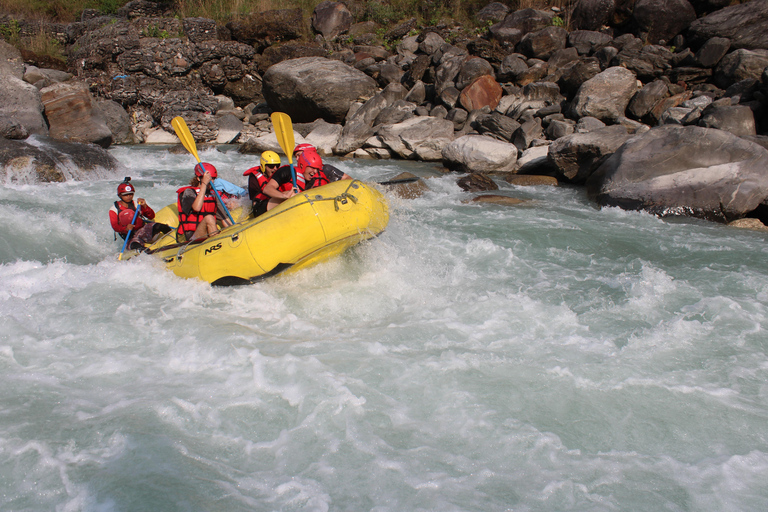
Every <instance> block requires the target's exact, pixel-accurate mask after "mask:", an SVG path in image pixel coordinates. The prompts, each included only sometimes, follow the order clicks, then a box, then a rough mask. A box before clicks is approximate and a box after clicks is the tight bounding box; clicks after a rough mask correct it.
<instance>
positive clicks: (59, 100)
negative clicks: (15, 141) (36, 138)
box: [40, 82, 112, 148]
mask: <svg viewBox="0 0 768 512" xmlns="http://www.w3.org/2000/svg"><path fill="white" fill-rule="evenodd" d="M40 92H41V101H42V103H43V108H44V109H45V117H46V119H47V120H48V123H49V125H50V130H49V134H50V136H51V138H53V139H59V140H65V141H70V142H93V143H95V144H98V145H99V146H101V147H103V148H107V147H109V145H110V144H112V132H111V131H110V129H109V127H108V126H107V121H106V119H105V118H104V115H103V114H102V113H101V111H100V110H98V109H94V107H93V100H92V98H91V95H90V94H89V92H88V90H87V89H86V87H85V85H84V84H79V83H69V82H61V83H57V84H54V85H51V86H49V87H46V88H44V89H43V90H42V91H40Z"/></svg>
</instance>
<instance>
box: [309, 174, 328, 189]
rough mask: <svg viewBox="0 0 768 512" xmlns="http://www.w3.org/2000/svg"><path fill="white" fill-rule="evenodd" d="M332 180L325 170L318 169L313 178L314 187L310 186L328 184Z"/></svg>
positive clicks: (315, 186)
mask: <svg viewBox="0 0 768 512" xmlns="http://www.w3.org/2000/svg"><path fill="white" fill-rule="evenodd" d="M330 182H331V180H329V179H328V176H326V175H325V173H324V172H323V171H317V174H315V177H314V178H312V187H310V188H317V187H322V186H323V185H327V184H329V183H330Z"/></svg>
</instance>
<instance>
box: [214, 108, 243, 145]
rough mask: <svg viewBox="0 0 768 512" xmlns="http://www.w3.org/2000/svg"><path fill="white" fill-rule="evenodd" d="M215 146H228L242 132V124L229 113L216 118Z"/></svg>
mask: <svg viewBox="0 0 768 512" xmlns="http://www.w3.org/2000/svg"><path fill="white" fill-rule="evenodd" d="M216 127H217V134H216V140H215V142H216V144H230V143H232V142H234V141H235V140H236V139H237V137H238V136H239V135H240V132H241V131H243V122H242V121H241V120H240V119H238V118H237V117H235V116H234V115H232V114H230V113H226V114H224V115H217V116H216Z"/></svg>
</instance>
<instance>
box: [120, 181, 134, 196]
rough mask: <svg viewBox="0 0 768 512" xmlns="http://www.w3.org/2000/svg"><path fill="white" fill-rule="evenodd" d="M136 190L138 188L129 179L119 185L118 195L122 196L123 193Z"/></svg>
mask: <svg viewBox="0 0 768 512" xmlns="http://www.w3.org/2000/svg"><path fill="white" fill-rule="evenodd" d="M134 192H136V189H135V188H133V185H131V184H130V183H128V182H127V181H124V182H122V183H121V184H119V185H118V186H117V197H121V196H122V195H123V194H133V193H134Z"/></svg>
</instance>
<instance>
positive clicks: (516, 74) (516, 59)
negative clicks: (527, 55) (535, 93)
mask: <svg viewBox="0 0 768 512" xmlns="http://www.w3.org/2000/svg"><path fill="white" fill-rule="evenodd" d="M521 57H522V55H518V54H514V53H511V54H509V55H507V56H506V57H504V60H502V61H501V65H499V72H498V73H497V75H496V78H497V79H498V80H499V82H517V81H518V80H519V79H520V78H521V77H522V76H523V75H524V74H525V73H526V72H527V71H528V64H526V63H525V60H523V59H522V58H521Z"/></svg>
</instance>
